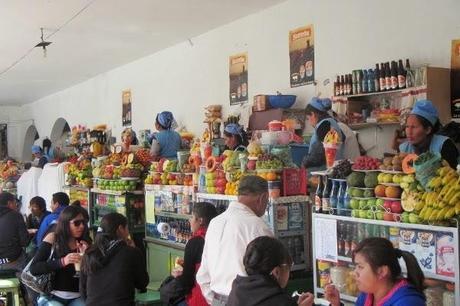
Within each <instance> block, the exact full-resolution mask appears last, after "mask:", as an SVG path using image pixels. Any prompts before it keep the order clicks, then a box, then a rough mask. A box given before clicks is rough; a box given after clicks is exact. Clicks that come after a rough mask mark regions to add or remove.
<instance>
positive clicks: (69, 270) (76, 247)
mask: <svg viewBox="0 0 460 306" xmlns="http://www.w3.org/2000/svg"><path fill="white" fill-rule="evenodd" d="M85 215H86V214H85V212H84V208H81V207H79V206H73V205H72V206H68V207H66V208H65V209H64V210H63V211H62V212H61V214H60V216H59V219H58V221H57V226H56V230H55V231H54V232H51V233H49V234H48V235H46V236H45V238H44V239H43V243H42V244H41V245H40V248H39V249H38V251H37V253H36V255H35V257H34V259H33V261H32V264H31V266H30V272H31V273H32V274H33V275H41V274H45V273H50V272H54V277H53V278H52V280H51V284H52V291H51V293H50V294H49V295H41V296H40V297H39V298H38V301H37V305H38V306H81V305H85V304H84V303H83V301H82V299H81V298H80V291H79V273H77V270H79V266H80V261H81V258H82V255H83V253H84V251H85V250H86V248H87V247H88V242H87V241H85V240H83V239H84V237H88V235H87V232H88V226H87V224H88V220H87V219H86V218H85ZM50 257H51V258H50ZM49 258H50V259H49Z"/></svg>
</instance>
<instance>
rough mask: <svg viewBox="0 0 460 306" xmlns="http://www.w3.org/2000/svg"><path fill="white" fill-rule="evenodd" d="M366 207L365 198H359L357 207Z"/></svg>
mask: <svg viewBox="0 0 460 306" xmlns="http://www.w3.org/2000/svg"><path fill="white" fill-rule="evenodd" d="M366 208H368V207H367V201H366V200H359V209H366Z"/></svg>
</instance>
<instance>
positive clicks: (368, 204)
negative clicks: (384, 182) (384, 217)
mask: <svg viewBox="0 0 460 306" xmlns="http://www.w3.org/2000/svg"><path fill="white" fill-rule="evenodd" d="M376 203H377V200H376V199H369V200H367V206H368V207H375V205H376Z"/></svg>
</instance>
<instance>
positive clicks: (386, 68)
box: [385, 62, 391, 90]
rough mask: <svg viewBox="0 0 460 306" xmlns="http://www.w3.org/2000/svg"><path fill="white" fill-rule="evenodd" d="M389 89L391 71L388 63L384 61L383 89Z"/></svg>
mask: <svg viewBox="0 0 460 306" xmlns="http://www.w3.org/2000/svg"><path fill="white" fill-rule="evenodd" d="M390 89H391V71H390V63H389V62H386V63H385V90H390Z"/></svg>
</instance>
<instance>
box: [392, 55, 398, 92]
mask: <svg viewBox="0 0 460 306" xmlns="http://www.w3.org/2000/svg"><path fill="white" fill-rule="evenodd" d="M397 88H398V70H397V66H396V62H395V61H391V89H392V90H393V89H397Z"/></svg>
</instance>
